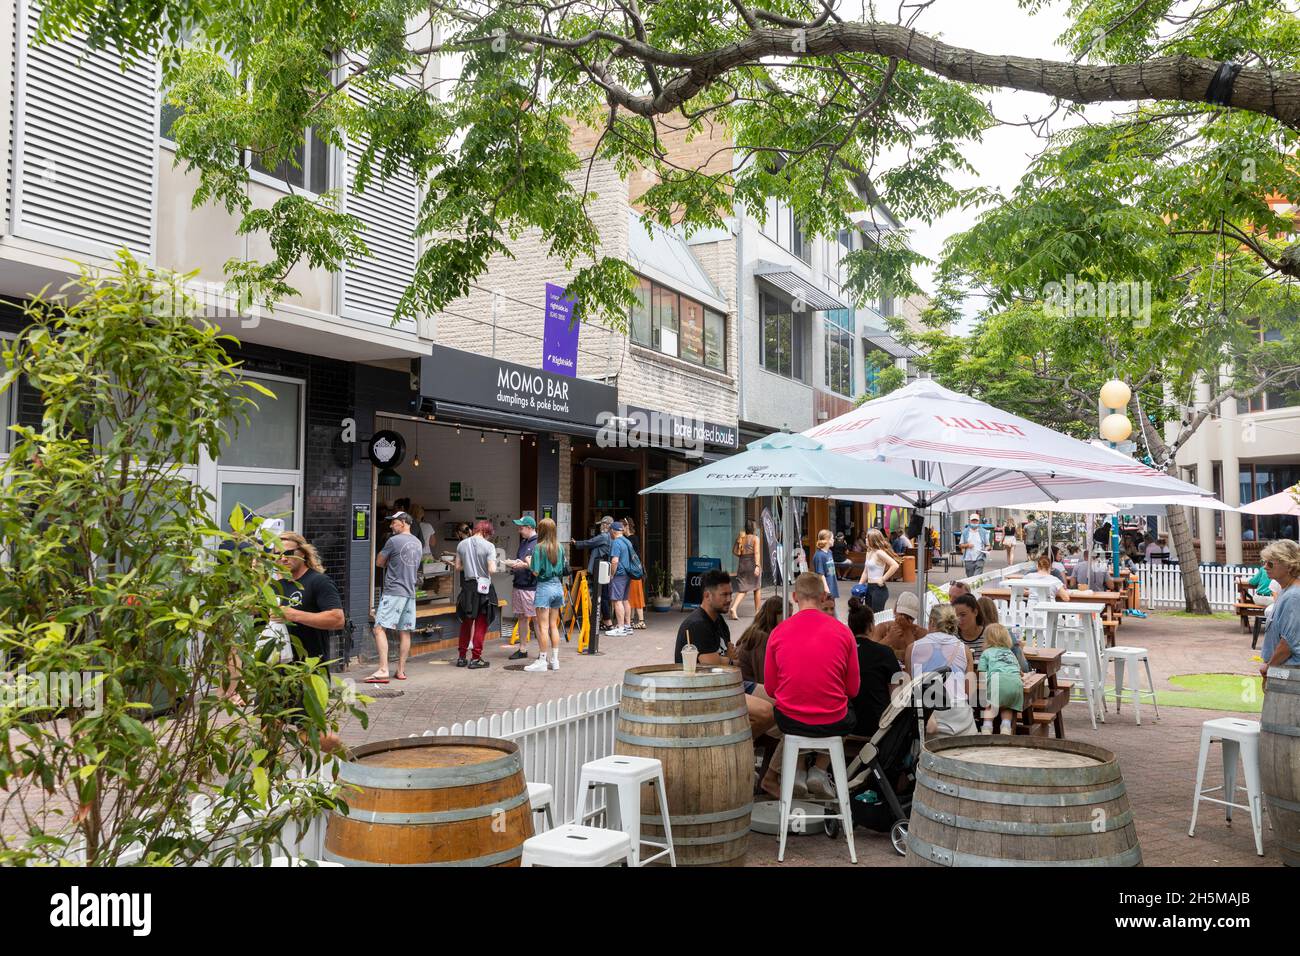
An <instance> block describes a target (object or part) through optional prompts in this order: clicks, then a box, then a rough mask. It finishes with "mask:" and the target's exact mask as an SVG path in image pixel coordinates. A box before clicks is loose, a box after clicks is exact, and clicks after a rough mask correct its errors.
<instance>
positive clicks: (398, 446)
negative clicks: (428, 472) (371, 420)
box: [366, 429, 406, 468]
mask: <svg viewBox="0 0 1300 956" xmlns="http://www.w3.org/2000/svg"><path fill="white" fill-rule="evenodd" d="M366 457H367V458H369V459H370V463H371V464H372V465H374V466H375V467H376V468H396V467H397V466H398V465H400V464H401V463H402V459H403V458H405V457H406V439H405V438H403V437H402V433H401V432H395V431H390V430H388V429H385V430H384V431H378V432H375V433H374V434H373V435H371V436H370V447H369V448H368V449H367V451H366Z"/></svg>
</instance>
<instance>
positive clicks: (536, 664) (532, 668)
mask: <svg viewBox="0 0 1300 956" xmlns="http://www.w3.org/2000/svg"><path fill="white" fill-rule="evenodd" d="M524 670H526V671H529V672H530V673H533V674H538V673H540V672H542V671H545V670H550V665H549V664H547V663H546V658H545V657H539V658H537V660H535V661H533V662H532V663H531V664H529V665H528V666H527V667H525V668H524Z"/></svg>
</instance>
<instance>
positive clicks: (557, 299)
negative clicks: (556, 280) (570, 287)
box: [542, 282, 580, 378]
mask: <svg viewBox="0 0 1300 956" xmlns="http://www.w3.org/2000/svg"><path fill="white" fill-rule="evenodd" d="M576 306H577V303H575V302H573V301H572V300H570V299H566V298H565V297H564V289H562V288H561V287H560V286H558V285H552V284H551V283H550V282H548V283H546V326H545V328H544V329H543V332H542V368H543V369H545V370H546V371H548V372H554V373H555V374H557V375H567V376H569V378H577V377H578V328H579V325H580V323H579V322H578V321H575V320H574V309H575V307H576Z"/></svg>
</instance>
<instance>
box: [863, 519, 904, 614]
mask: <svg viewBox="0 0 1300 956" xmlns="http://www.w3.org/2000/svg"><path fill="white" fill-rule="evenodd" d="M898 568H899V564H898V560H897V558H895V557H894V552H893V549H891V548H890V547H889V542H888V541H886V540H885V536H884V535H883V534H881V533H880V530H879V529H878V528H872V529H871V530H870V531H868V532H867V553H866V557H865V558H864V559H863V561H862V577H860V578H858V583H859V584H865V585H866V586H867V600H868V601H870V602H871V610H872V612H873V613H875V614H879V613H880V612H881V611H883V610H884V609H885V604H886V602H887V601H888V600H889V588H887V587H885V582H886V581H887V580H889V579H890V578H891V577H893V576H894V574H895V572H897V571H898Z"/></svg>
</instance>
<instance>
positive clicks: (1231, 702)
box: [1156, 674, 1264, 714]
mask: <svg viewBox="0 0 1300 956" xmlns="http://www.w3.org/2000/svg"><path fill="white" fill-rule="evenodd" d="M1169 683H1171V684H1173V685H1174V686H1175V687H1177V688H1179V689H1178V690H1161V691H1156V703H1157V704H1159V705H1160V706H1161V707H1194V708H1196V709H1197V710H1228V711H1232V712H1233V713H1237V714H1258V713H1259V711H1260V707H1261V705H1262V704H1263V701H1264V679H1263V678H1262V677H1260V676H1259V675H1258V674H1256V675H1255V676H1254V677H1248V676H1247V675H1245V674H1178V675H1176V676H1174V677H1171V678H1169Z"/></svg>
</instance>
